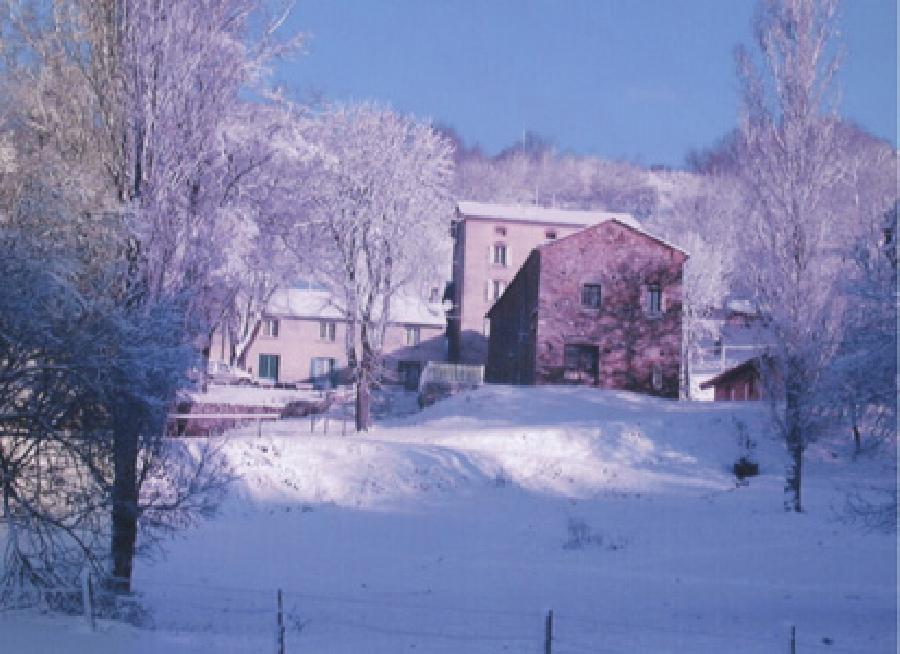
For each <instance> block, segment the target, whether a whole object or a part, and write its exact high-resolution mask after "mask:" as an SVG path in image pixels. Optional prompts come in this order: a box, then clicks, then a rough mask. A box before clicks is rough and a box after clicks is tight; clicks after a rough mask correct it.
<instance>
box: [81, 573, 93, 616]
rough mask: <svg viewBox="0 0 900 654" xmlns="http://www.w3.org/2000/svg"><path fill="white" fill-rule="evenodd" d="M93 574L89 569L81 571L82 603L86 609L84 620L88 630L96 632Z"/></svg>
mask: <svg viewBox="0 0 900 654" xmlns="http://www.w3.org/2000/svg"><path fill="white" fill-rule="evenodd" d="M91 591H92V589H91V572H90V570H88V569H87V568H85V569H84V570H82V571H81V603H82V605H83V607H84V620H85V622H87V625H88V628H89V629H90V630H91V631H94V629H95V628H96V625H95V624H94V598H93V593H92V592H91Z"/></svg>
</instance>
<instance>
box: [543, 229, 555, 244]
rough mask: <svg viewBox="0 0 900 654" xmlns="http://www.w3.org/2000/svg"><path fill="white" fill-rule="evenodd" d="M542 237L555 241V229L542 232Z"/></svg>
mask: <svg viewBox="0 0 900 654" xmlns="http://www.w3.org/2000/svg"><path fill="white" fill-rule="evenodd" d="M544 238H546V239H547V240H548V241H555V240H556V230H555V229H548V230H547V231H546V232H544Z"/></svg>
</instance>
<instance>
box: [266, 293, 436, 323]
mask: <svg viewBox="0 0 900 654" xmlns="http://www.w3.org/2000/svg"><path fill="white" fill-rule="evenodd" d="M266 314H267V315H269V316H272V317H275V318H309V319H314V320H322V319H326V320H343V319H344V312H343V309H342V307H341V304H340V303H339V302H337V301H336V300H335V298H334V296H333V295H332V294H331V293H329V292H328V291H323V290H311V289H305V288H282V289H278V290H277V291H275V293H274V294H273V295H272V297H271V299H270V300H269V303H268V305H267V307H266ZM390 321H391V322H394V323H408V324H414V325H428V326H435V327H443V326H444V325H445V324H446V319H445V317H444V306H443V304H441V303H440V302H426V301H424V300H422V299H419V298H415V297H410V296H395V297H393V298H392V299H391V316H390Z"/></svg>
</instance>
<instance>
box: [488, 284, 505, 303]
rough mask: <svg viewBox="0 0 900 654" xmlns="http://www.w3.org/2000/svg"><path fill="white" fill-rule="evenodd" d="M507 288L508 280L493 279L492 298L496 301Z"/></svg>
mask: <svg viewBox="0 0 900 654" xmlns="http://www.w3.org/2000/svg"><path fill="white" fill-rule="evenodd" d="M505 290H506V282H504V281H503V280H500V279H493V280H491V299H492V300H493V301H494V302H496V301H497V300H499V299H500V296H501V295H503V291H505Z"/></svg>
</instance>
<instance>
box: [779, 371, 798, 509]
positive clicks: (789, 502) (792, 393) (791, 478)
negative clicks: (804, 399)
mask: <svg viewBox="0 0 900 654" xmlns="http://www.w3.org/2000/svg"><path fill="white" fill-rule="evenodd" d="M787 375H788V380H787V398H786V400H787V402H786V406H785V428H786V430H787V433H786V434H785V435H786V440H787V449H788V453H789V454H790V457H791V463H790V466H789V467H788V474H787V478H786V479H785V488H784V490H785V493H786V494H787V497H786V498H785V509H787V510H789V511H795V512H797V513H799V512H800V511H802V510H803V508H802V505H801V503H800V482H801V480H802V473H803V433H802V431H801V424H800V389H799V387H798V382H797V380H796V379H792V378H791V377H792V374H791V372H790V371H788V373H787Z"/></svg>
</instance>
